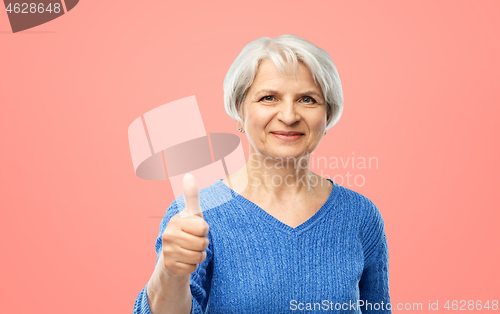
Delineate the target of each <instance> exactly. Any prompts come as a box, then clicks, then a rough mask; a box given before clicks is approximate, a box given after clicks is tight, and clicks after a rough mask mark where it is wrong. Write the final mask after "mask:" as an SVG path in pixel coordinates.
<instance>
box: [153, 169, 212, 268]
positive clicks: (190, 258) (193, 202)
mask: <svg viewBox="0 0 500 314" xmlns="http://www.w3.org/2000/svg"><path fill="white" fill-rule="evenodd" d="M183 184H184V198H185V201H186V208H185V209H184V210H183V211H181V212H179V213H178V214H176V215H174V216H173V217H172V218H171V219H170V221H169V223H168V225H167V227H166V228H165V231H164V232H163V235H162V244H163V247H162V254H161V256H160V258H161V262H162V263H163V266H164V269H165V270H166V271H167V273H169V274H170V275H174V276H178V275H189V274H191V273H192V272H194V271H195V270H196V268H197V267H198V264H200V263H201V262H203V261H204V260H205V258H206V257H207V251H206V249H207V247H208V244H209V240H208V237H207V234H208V229H209V226H208V224H207V222H206V221H205V220H204V219H203V213H202V211H201V206H200V200H199V191H198V185H197V183H196V179H195V178H194V176H193V175H192V174H189V173H188V174H186V175H185V176H184V178H183ZM159 262H160V261H159Z"/></svg>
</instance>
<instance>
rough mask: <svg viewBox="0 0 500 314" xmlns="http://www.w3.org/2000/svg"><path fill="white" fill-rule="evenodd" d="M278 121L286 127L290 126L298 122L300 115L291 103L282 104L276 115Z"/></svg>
mask: <svg viewBox="0 0 500 314" xmlns="http://www.w3.org/2000/svg"><path fill="white" fill-rule="evenodd" d="M277 118H278V120H280V121H281V122H283V123H284V124H286V125H292V124H294V123H296V122H297V121H299V120H300V115H299V113H298V112H297V109H296V108H295V104H294V102H293V101H286V102H282V103H281V105H280V106H279V111H278V115H277Z"/></svg>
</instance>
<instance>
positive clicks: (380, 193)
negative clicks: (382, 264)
mask: <svg viewBox="0 0 500 314" xmlns="http://www.w3.org/2000/svg"><path fill="white" fill-rule="evenodd" d="M224 2H225V3H223V2H222V1H217V2H215V1H198V2H197V3H184V4H182V3H181V2H180V1H177V2H176V3H174V2H172V1H157V2H135V3H132V2H130V3H126V4H125V2H123V1H121V2H118V1H114V2H113V3H111V2H110V1H88V0H87V1H81V2H80V3H79V4H78V5H77V6H76V7H75V9H73V10H72V11H71V12H69V13H68V14H65V15H64V16H62V17H60V18H58V19H56V20H54V21H51V22H49V23H46V24H43V25H41V26H38V27H36V28H33V29H30V30H27V31H24V32H21V33H18V34H12V33H11V31H10V25H9V22H8V19H7V14H6V12H5V11H3V9H2V11H0V46H1V52H0V91H1V92H0V104H1V108H2V112H1V115H0V127H1V130H2V132H1V135H0V141H1V145H2V147H1V151H0V162H1V166H2V176H1V180H0V205H1V214H2V218H1V219H0V298H1V304H2V312H4V313H49V312H50V313H75V314H76V313H89V312H90V313H131V312H132V308H133V303H134V300H135V298H136V296H137V295H138V293H139V291H140V290H141V289H142V288H143V287H144V285H145V284H146V282H147V281H148V280H149V277H150V275H151V273H152V271H153V268H154V263H155V258H156V253H155V251H154V241H155V239H156V236H157V234H158V228H159V223H160V217H161V216H163V214H164V212H165V210H166V208H167V207H168V206H169V204H170V203H171V202H172V201H173V192H172V190H171V187H170V184H169V182H168V181H146V180H142V179H139V178H138V177H136V176H135V174H134V170H133V166H132V161H131V157H130V151H129V146H128V138H127V128H128V126H129V124H130V123H131V122H132V121H133V120H134V119H135V118H137V117H139V116H140V115H141V114H143V113H145V112H147V111H149V110H151V109H153V108H156V107H158V106H160V105H163V104H165V103H167V102H170V101H174V100H177V99H181V98H184V97H187V96H190V95H196V98H197V101H198V104H199V107H200V111H201V114H202V117H203V122H204V124H205V128H206V131H207V132H229V133H235V134H236V133H237V130H236V123H235V122H234V121H232V120H231V119H230V118H229V117H228V116H227V115H226V113H225V111H224V108H223V91H222V81H223V79H224V76H225V74H226V71H227V69H228V68H229V66H230V64H231V63H232V61H233V60H234V58H235V57H236V56H237V54H238V53H239V52H240V50H241V49H242V48H243V46H244V45H245V44H246V43H248V42H249V41H251V40H253V39H256V38H258V37H262V36H269V37H275V36H278V35H281V34H287V33H291V34H296V35H298V36H301V37H304V38H305V39H307V40H309V41H311V42H312V43H314V44H316V45H318V46H319V47H321V48H323V49H325V50H326V51H327V52H328V53H329V54H330V55H331V57H332V59H333V60H334V62H335V64H336V66H337V68H338V70H339V73H340V77H341V79H342V82H343V91H344V97H345V109H344V114H343V116H342V118H341V120H340V122H339V123H338V124H337V125H336V126H335V127H334V128H333V129H330V130H329V132H328V134H327V136H326V137H325V139H324V140H323V142H322V143H321V144H320V147H319V148H318V149H317V151H316V152H315V155H314V156H328V157H329V156H338V157H343V158H347V157H349V156H356V157H359V156H362V157H365V158H367V157H373V156H375V157H377V158H378V161H379V164H378V168H377V169H373V168H372V169H367V170H361V169H326V171H325V174H326V175H329V176H330V177H333V176H334V175H336V174H340V175H343V174H345V173H346V171H350V173H351V174H360V175H363V176H364V177H365V179H366V183H365V184H364V185H363V186H359V187H358V186H351V187H349V186H347V187H349V188H351V189H353V190H355V191H358V192H360V193H361V194H363V195H365V196H367V197H368V198H370V199H371V200H372V201H373V202H374V203H375V204H376V205H377V207H378V208H379V209H380V211H381V212H382V215H383V217H384V220H385V224H386V232H387V236H388V241H389V252H390V291H391V297H392V304H393V305H396V304H397V303H406V302H412V303H413V302H421V303H423V305H424V309H426V308H427V304H428V300H432V301H433V302H435V300H439V302H440V303H439V305H440V307H442V305H443V303H444V302H445V301H446V300H483V302H485V301H486V300H492V299H497V300H498V299H500V294H499V291H500V288H499V286H498V282H499V280H500V276H499V273H500V271H499V268H498V264H499V262H500V251H499V244H498V240H499V239H500V231H499V228H498V224H499V219H500V213H499V206H500V201H499V198H498V196H496V195H495V192H498V188H499V184H498V176H499V166H498V164H497V161H498V159H499V157H500V156H499V147H498V135H499V131H500V126H499V123H498V116H499V114H500V106H499V104H500V92H499V91H498V82H499V79H500V75H499V71H500V66H499V64H500V62H499V58H498V56H499V55H500V43H499V40H498V38H499V32H498V31H499V27H500V23H499V22H498V20H497V16H498V12H499V9H500V4H499V2H498V1H477V2H474V3H473V2H472V1H404V2H403V1H323V2H317V1H306V2H303V1H289V0H288V1H253V2H246V3H242V2H239V1H224ZM242 141H243V144H244V149H245V152H248V147H247V146H248V142H247V141H246V139H245V138H244V136H242ZM353 152H354V154H353ZM344 186H345V185H344ZM319 297H321V296H319ZM442 311H446V310H444V309H443V310H442Z"/></svg>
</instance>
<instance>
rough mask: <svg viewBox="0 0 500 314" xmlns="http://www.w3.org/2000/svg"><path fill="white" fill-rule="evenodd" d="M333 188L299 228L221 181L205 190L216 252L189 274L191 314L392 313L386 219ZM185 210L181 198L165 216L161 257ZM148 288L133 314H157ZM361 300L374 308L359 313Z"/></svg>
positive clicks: (212, 248)
mask: <svg viewBox="0 0 500 314" xmlns="http://www.w3.org/2000/svg"><path fill="white" fill-rule="evenodd" d="M330 181H331V180H330ZM332 183H333V188H332V191H331V193H330V196H329V197H328V200H327V201H326V202H325V204H324V205H323V206H322V207H321V208H320V209H319V210H318V211H317V212H316V213H315V214H314V215H313V216H312V217H311V218H309V219H308V220H307V221H305V222H304V223H302V224H301V225H299V226H297V227H296V228H292V227H290V226H288V225H286V224H284V223H282V222H281V221H279V220H278V219H276V218H274V217H273V216H272V215H270V214H268V213H267V212H266V211H264V210H263V209H262V208H260V207H259V206H257V205H256V204H254V203H252V202H251V201H249V200H247V199H246V198H244V197H243V196H241V195H239V194H237V193H236V192H234V191H233V190H231V189H230V188H229V187H227V186H226V185H225V184H224V183H223V182H222V180H218V181H217V182H216V183H214V184H212V185H211V186H209V187H207V188H205V189H202V190H200V204H201V207H202V209H203V216H204V219H205V220H206V221H207V223H208V224H209V226H210V230H209V233H208V237H209V240H210V244H209V247H208V248H207V257H206V259H205V261H204V262H203V263H201V264H200V265H199V266H198V268H197V270H196V271H195V272H194V273H192V274H191V280H190V287H191V295H192V311H191V313H224V314H229V313H297V312H307V313H323V312H330V313H391V311H390V310H387V306H386V304H387V303H390V297H389V272H388V267H389V254H388V247H387V239H386V236H385V231H384V222H383V219H382V216H381V214H380V212H379V210H378V209H377V207H376V206H375V205H374V204H373V203H372V202H371V201H370V200H369V199H368V198H366V197H365V196H363V195H361V194H359V193H357V192H354V191H352V190H350V189H348V188H345V187H342V186H340V185H338V184H336V183H334V182H332ZM184 204H185V203H184V198H183V197H179V198H177V199H176V200H175V201H174V202H173V203H172V205H171V206H170V207H169V208H168V209H167V212H166V214H165V216H164V218H163V219H162V221H161V223H160V232H159V234H158V238H157V239H156V243H155V248H156V253H157V254H161V247H162V239H161V237H162V234H163V232H164V231H165V228H166V226H167V224H168V222H169V220H170V218H171V217H172V216H173V215H175V214H177V213H178V212H179V211H180V210H183V209H184V207H185V205H184ZM158 257H159V255H157V259H156V262H158ZM146 288H147V285H146V286H145V287H144V288H143V290H142V291H141V292H140V293H139V295H138V297H137V299H136V301H135V306H134V310H133V313H135V314H139V313H140V314H151V310H150V308H149V303H148V299H147V294H146V291H147V290H146ZM358 300H363V301H364V302H365V304H366V302H369V303H371V304H372V305H371V307H368V308H365V307H363V306H357V304H361V303H358ZM382 302H383V303H382ZM315 303H316V304H315ZM301 304H302V305H301ZM308 306H309V307H308ZM341 306H342V307H343V308H341ZM348 306H349V308H347V307H348ZM381 308H383V309H381Z"/></svg>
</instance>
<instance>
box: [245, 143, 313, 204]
mask: <svg viewBox="0 0 500 314" xmlns="http://www.w3.org/2000/svg"><path fill="white" fill-rule="evenodd" d="M309 160H310V155H309V153H307V154H304V155H303V156H300V157H293V158H292V157H290V158H282V157H278V158H271V157H268V156H263V155H262V154H259V153H257V152H255V151H253V150H252V149H251V150H250V156H249V161H248V163H247V165H246V173H247V180H248V186H247V189H249V190H251V191H254V192H257V193H258V192H266V193H271V194H275V195H279V194H282V195H285V194H296V193H298V192H302V191H308V192H313V191H314V190H315V186H316V185H317V184H318V182H319V180H320V178H318V176H317V175H316V174H315V173H313V172H312V171H310V170H309Z"/></svg>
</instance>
